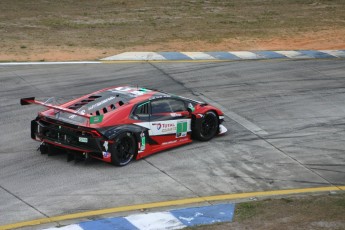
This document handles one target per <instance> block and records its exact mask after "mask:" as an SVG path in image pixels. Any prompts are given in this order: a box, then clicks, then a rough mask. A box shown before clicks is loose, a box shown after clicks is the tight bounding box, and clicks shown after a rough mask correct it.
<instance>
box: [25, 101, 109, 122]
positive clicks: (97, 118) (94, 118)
mask: <svg viewBox="0 0 345 230" xmlns="http://www.w3.org/2000/svg"><path fill="white" fill-rule="evenodd" d="M20 104H21V105H29V104H37V105H42V106H44V107H47V108H50V109H56V110H58V111H62V112H66V113H71V114H74V115H76V116H79V117H85V118H87V120H88V121H89V122H90V124H96V123H100V122H102V120H103V115H100V116H91V115H89V114H82V113H78V111H75V110H72V109H68V108H65V107H62V106H59V105H53V104H50V103H45V102H42V101H37V100H35V97H27V98H21V99H20Z"/></svg>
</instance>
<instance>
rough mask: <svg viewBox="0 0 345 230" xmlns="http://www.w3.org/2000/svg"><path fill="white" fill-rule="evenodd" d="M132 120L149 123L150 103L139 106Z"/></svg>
mask: <svg viewBox="0 0 345 230" xmlns="http://www.w3.org/2000/svg"><path fill="white" fill-rule="evenodd" d="M132 118H133V119H135V120H143V121H148V120H149V118H150V103H149V102H144V103H142V104H139V105H138V106H137V107H136V108H135V110H134V112H133V114H132Z"/></svg>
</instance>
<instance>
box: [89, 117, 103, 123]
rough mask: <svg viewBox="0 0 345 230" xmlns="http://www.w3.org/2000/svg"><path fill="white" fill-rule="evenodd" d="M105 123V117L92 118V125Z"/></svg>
mask: <svg viewBox="0 0 345 230" xmlns="http://www.w3.org/2000/svg"><path fill="white" fill-rule="evenodd" d="M102 121H103V115H99V116H93V117H90V124H97V123H101V122H102Z"/></svg>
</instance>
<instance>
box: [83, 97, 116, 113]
mask: <svg viewBox="0 0 345 230" xmlns="http://www.w3.org/2000/svg"><path fill="white" fill-rule="evenodd" d="M113 99H115V97H113V96H111V97H108V98H106V99H104V100H103V101H100V102H97V103H96V104H94V105H91V106H90V107H88V108H87V109H88V110H92V109H94V108H95V107H99V106H101V105H103V104H104V103H107V102H108V101H111V100H113ZM84 113H85V111H84Z"/></svg>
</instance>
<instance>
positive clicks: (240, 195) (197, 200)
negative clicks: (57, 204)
mask: <svg viewBox="0 0 345 230" xmlns="http://www.w3.org/2000/svg"><path fill="white" fill-rule="evenodd" d="M327 191H345V186H329V187H316V188H301V189H284V190H272V191H262V192H248V193H235V194H223V195H215V196H205V197H194V198H186V199H180V200H172V201H163V202H154V203H146V204H138V205H130V206H121V207H115V208H108V209H100V210H95V211H87V212H80V213H74V214H68V215H60V216H53V217H47V218H41V219H36V220H31V221H23V222H18V223H13V224H7V225H2V226H0V230H5V229H13V228H21V227H27V226H36V225H40V224H47V223H53V222H58V221H64V220H71V219H78V218H86V217H91V216H97V215H105V214H111V213H120V212H126V211H136V210H141V209H150V208H162V207H171V206H178V205H187V204H195V203H203V202H212V201H221V200H236V199H243V198H250V197H265V196H279V195H293V194H302V193H316V192H327Z"/></svg>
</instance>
